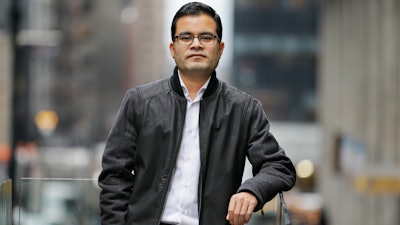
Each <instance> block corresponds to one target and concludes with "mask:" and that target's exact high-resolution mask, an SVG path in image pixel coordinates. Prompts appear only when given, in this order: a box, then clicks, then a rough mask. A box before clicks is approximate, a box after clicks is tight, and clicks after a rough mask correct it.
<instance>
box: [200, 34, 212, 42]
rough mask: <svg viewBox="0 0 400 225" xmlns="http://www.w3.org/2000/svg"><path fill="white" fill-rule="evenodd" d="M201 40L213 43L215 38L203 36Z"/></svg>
mask: <svg viewBox="0 0 400 225" xmlns="http://www.w3.org/2000/svg"><path fill="white" fill-rule="evenodd" d="M201 39H202V40H205V41H211V40H212V39H213V36H211V35H204V36H201Z"/></svg>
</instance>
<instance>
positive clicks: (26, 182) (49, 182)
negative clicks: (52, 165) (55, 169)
mask: <svg viewBox="0 0 400 225" xmlns="http://www.w3.org/2000/svg"><path fill="white" fill-rule="evenodd" d="M99 191H100V189H99V188H98V186H97V180H92V179H53V178H40V179H36V178H22V179H21V180H20V187H19V193H20V195H19V196H20V200H19V201H20V202H19V203H20V204H19V212H18V219H17V220H18V223H17V224H19V225H36V224H37V225H39V224H40V225H47V224H48V225H55V224H56V225H76V224H79V225H97V224H100V221H99V210H98V208H99V207H98V206H99V201H98V196H99Z"/></svg>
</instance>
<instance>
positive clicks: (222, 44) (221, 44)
mask: <svg viewBox="0 0 400 225" xmlns="http://www.w3.org/2000/svg"><path fill="white" fill-rule="evenodd" d="M224 48H225V42H221V43H219V57H220V58H221V56H222V53H223V52H224Z"/></svg>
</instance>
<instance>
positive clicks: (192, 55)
mask: <svg viewBox="0 0 400 225" xmlns="http://www.w3.org/2000/svg"><path fill="white" fill-rule="evenodd" d="M205 57H206V56H205V55H203V54H198V53H196V54H190V55H188V56H187V58H205Z"/></svg>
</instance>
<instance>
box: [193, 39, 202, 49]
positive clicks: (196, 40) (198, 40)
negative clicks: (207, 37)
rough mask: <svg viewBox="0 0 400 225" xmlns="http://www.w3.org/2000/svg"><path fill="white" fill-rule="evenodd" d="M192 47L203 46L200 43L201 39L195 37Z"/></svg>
mask: <svg viewBox="0 0 400 225" xmlns="http://www.w3.org/2000/svg"><path fill="white" fill-rule="evenodd" d="M191 46H193V47H198V46H202V44H201V42H200V38H199V37H193V42H192V44H191Z"/></svg>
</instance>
